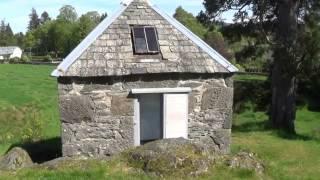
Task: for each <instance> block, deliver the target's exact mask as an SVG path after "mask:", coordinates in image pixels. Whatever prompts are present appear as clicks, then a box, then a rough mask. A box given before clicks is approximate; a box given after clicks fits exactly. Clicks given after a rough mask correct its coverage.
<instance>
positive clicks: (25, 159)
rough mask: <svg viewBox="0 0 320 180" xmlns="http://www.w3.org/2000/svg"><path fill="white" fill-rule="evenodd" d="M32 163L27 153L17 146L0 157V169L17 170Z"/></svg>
mask: <svg viewBox="0 0 320 180" xmlns="http://www.w3.org/2000/svg"><path fill="white" fill-rule="evenodd" d="M32 165H33V162H32V160H31V158H30V156H29V154H28V153H27V152H26V151H25V150H24V149H22V148H19V147H16V148H13V149H12V150H10V151H9V152H8V153H7V154H6V155H5V156H3V157H0V170H17V169H21V168H24V167H30V166H32Z"/></svg>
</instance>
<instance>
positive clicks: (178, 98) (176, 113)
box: [163, 94, 188, 139]
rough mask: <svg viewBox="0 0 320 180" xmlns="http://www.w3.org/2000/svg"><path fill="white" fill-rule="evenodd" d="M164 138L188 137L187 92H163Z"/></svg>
mask: <svg viewBox="0 0 320 180" xmlns="http://www.w3.org/2000/svg"><path fill="white" fill-rule="evenodd" d="M163 98H164V99H163V100H164V101H163V104H164V138H180V137H183V138H185V139H187V138H188V94H164V95H163Z"/></svg>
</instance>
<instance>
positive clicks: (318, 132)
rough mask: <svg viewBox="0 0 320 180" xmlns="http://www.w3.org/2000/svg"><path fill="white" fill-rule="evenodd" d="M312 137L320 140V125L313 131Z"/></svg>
mask: <svg viewBox="0 0 320 180" xmlns="http://www.w3.org/2000/svg"><path fill="white" fill-rule="evenodd" d="M312 137H313V138H314V139H316V140H320V127H318V128H316V129H314V130H313V131H312Z"/></svg>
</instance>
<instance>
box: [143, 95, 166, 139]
mask: <svg viewBox="0 0 320 180" xmlns="http://www.w3.org/2000/svg"><path fill="white" fill-rule="evenodd" d="M161 97H162V95H161V94H144V95H141V96H140V98H139V103H140V140H141V142H147V141H151V140H157V139H162V132H163V125H162V123H163V121H162V108H161V106H162V105H161V102H162V101H161Z"/></svg>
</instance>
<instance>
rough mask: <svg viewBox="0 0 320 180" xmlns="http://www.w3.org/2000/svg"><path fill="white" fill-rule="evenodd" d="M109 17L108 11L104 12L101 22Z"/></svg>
mask: <svg viewBox="0 0 320 180" xmlns="http://www.w3.org/2000/svg"><path fill="white" fill-rule="evenodd" d="M107 17H108V13H102V14H101V16H100V22H101V21H103V20H104V19H105V18H107Z"/></svg>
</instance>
